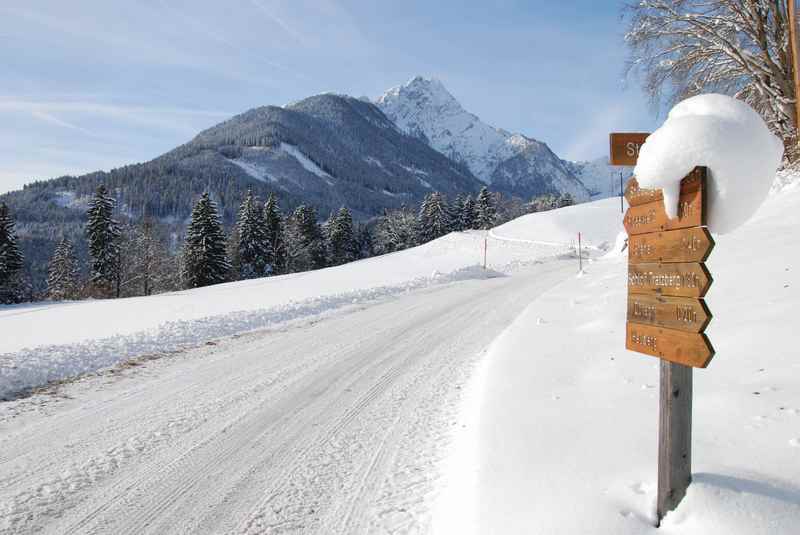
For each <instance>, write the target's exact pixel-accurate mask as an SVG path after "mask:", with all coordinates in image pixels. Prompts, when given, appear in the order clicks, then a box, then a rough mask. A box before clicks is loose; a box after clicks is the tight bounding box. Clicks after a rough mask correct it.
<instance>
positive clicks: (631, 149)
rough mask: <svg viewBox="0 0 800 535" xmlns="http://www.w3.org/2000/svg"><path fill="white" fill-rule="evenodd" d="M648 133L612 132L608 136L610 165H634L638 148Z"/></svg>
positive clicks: (637, 155) (637, 156)
mask: <svg viewBox="0 0 800 535" xmlns="http://www.w3.org/2000/svg"><path fill="white" fill-rule="evenodd" d="M649 135H650V134H649V133H645V132H635V133H630V132H627V133H614V134H611V135H610V136H609V145H610V148H611V152H610V154H611V158H610V161H611V165H636V160H637V159H638V158H639V149H641V148H642V145H644V140H645V139H647V136H649Z"/></svg>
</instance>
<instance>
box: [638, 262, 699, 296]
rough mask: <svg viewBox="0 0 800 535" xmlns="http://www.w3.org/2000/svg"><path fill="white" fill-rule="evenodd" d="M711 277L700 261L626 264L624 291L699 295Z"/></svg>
mask: <svg viewBox="0 0 800 535" xmlns="http://www.w3.org/2000/svg"><path fill="white" fill-rule="evenodd" d="M712 282H713V279H712V278H711V273H709V272H708V269H706V266H705V265H704V264H695V263H685V264H684V263H672V264H628V293H629V294H653V295H669V296H673V297H703V296H704V295H706V292H708V289H709V288H710V287H711V283H712Z"/></svg>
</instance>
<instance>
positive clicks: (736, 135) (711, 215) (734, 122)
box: [634, 94, 783, 234]
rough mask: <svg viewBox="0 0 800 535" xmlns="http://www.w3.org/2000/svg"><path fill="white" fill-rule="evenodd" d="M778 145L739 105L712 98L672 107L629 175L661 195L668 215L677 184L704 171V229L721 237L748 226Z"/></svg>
mask: <svg viewBox="0 0 800 535" xmlns="http://www.w3.org/2000/svg"><path fill="white" fill-rule="evenodd" d="M782 156H783V144H782V143H781V141H780V139H778V138H777V137H775V136H774V135H773V134H772V133H771V132H770V131H769V128H767V125H766V124H765V123H764V121H763V119H761V117H760V116H759V115H758V113H756V112H755V111H754V110H753V109H752V108H751V107H750V106H748V105H747V104H745V103H744V102H742V101H740V100H737V99H734V98H731V97H728V96H725V95H717V94H708V95H699V96H696V97H692V98H688V99H686V100H684V101H683V102H680V103H679V104H677V105H676V106H675V107H674V108H672V111H670V112H669V115H668V117H667V120H666V121H665V122H664V124H663V125H662V126H661V127H660V128H659V129H658V130H656V131H655V132H653V133H652V134H651V135H650V136H649V137H648V138H647V141H646V142H645V144H644V145H643V146H642V148H641V151H640V153H639V159H638V161H637V164H636V168H635V169H634V174H635V175H636V179H637V180H638V182H639V185H640V186H642V187H645V188H654V189H658V188H660V189H662V190H663V191H664V205H665V208H666V211H667V214H668V215H669V216H670V217H675V216H676V215H677V212H678V194H679V191H680V181H681V179H682V178H683V177H685V176H686V175H687V174H689V172H691V170H692V169H694V168H695V166H706V167H707V168H708V171H709V176H708V179H709V180H708V190H709V192H708V193H709V195H708V205H707V206H708V226H709V228H710V229H711V231H712V232H715V233H720V234H722V233H726V232H730V231H732V230H734V229H735V228H736V227H738V226H739V225H741V224H742V223H744V222H745V221H747V220H748V219H749V218H750V217H751V216H752V215H753V214H754V213H755V211H756V209H758V207H759V206H760V205H761V203H762V202H764V199H765V198H766V197H767V194H768V193H769V190H770V187H771V186H772V184H773V182H774V179H775V171H776V170H777V169H778V166H779V165H780V163H781V158H782Z"/></svg>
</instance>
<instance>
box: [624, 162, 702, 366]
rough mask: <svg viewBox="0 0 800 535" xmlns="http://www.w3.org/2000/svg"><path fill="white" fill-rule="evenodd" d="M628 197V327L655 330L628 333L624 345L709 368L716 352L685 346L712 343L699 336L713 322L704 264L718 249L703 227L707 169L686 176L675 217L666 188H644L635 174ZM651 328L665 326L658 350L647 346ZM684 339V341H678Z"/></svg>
mask: <svg viewBox="0 0 800 535" xmlns="http://www.w3.org/2000/svg"><path fill="white" fill-rule="evenodd" d="M625 197H626V198H627V199H628V203H629V204H630V207H629V208H628V211H627V213H626V214H625V219H624V225H625V229H626V230H627V231H628V311H627V319H628V327H629V328H630V327H631V326H633V327H636V329H638V330H636V331H635V332H636V333H641V332H645V330H646V329H645V328H647V329H650V330H649V331H646V332H645V334H643V335H642V336H638V335H637V337H635V339H631V337H630V332H629V333H628V338H627V341H626V343H625V346H626V347H627V348H628V349H631V350H632V351H638V352H640V353H644V354H647V355H653V356H657V357H660V358H662V359H664V360H667V361H670V362H675V363H679V364H685V365H687V366H697V365H698V363H700V364H702V366H703V367H704V366H706V365H707V364H708V362H707V360H705V359H706V357H707V358H708V359H709V360H710V358H711V355H713V351H711V352H710V353H709V351H707V350H701V349H698V350H697V351H695V352H694V353H692V352H691V351H688V350H687V349H685V346H686V345H687V344H688V343H689V342H691V344H692V345H691V346H690V347H692V348H704V347H706V345H708V347H710V344H707V342H708V340H707V339H705V338H703V337H700V338H698V336H696V335H699V334H702V333H703V331H704V330H705V328H706V327H707V326H708V323H709V322H710V321H711V312H710V311H709V310H708V307H706V305H705V303H704V302H703V301H702V299H701V298H702V297H704V296H705V295H706V292H708V289H709V288H710V286H711V284H712V282H713V279H712V277H711V274H710V273H709V272H708V269H706V266H705V264H704V263H703V262H705V260H706V259H707V258H708V257H709V255H710V254H711V251H712V250H713V249H714V239H713V238H712V237H711V234H710V233H709V232H708V229H706V228H705V227H704V225H705V222H706V221H705V212H706V210H705V199H706V169H705V168H704V167H696V168H694V169H693V170H692V172H691V173H689V174H688V175H686V177H684V179H683V180H681V185H680V196H679V200H680V203H679V206H678V215H677V217H675V218H672V219H670V218H669V217H667V213H666V210H665V209H664V194H663V192H662V191H661V190H653V189H643V188H640V187H639V184H638V183H637V181H636V179H635V178H632V179H631V180H630V181H629V182H628V185H627V188H626V189H625ZM652 329H660V331H658V332H659V333H660V334H659V339H660V340H661V345H660V346H658V348H657V349H654V348H653V347H651V346H649V345H648V340H649V339H648V338H647V336H650V335H651V334H652V332H654V331H652ZM686 334H691V335H695V336H694V337H689V338H687V337H686V336H685V335H686ZM642 340H644V342H642ZM679 342H680V344H683V345H676V344H678V343H679ZM701 342H702V343H701ZM673 346H674V347H673ZM701 357H702V358H701ZM681 359H684V360H681Z"/></svg>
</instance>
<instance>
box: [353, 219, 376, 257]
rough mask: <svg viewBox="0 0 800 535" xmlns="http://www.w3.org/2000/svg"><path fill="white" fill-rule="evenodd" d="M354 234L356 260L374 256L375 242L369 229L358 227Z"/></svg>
mask: <svg viewBox="0 0 800 535" xmlns="http://www.w3.org/2000/svg"><path fill="white" fill-rule="evenodd" d="M355 234H356V246H357V247H358V258H370V257H372V256H375V240H374V238H373V235H372V231H371V230H370V228H369V227H368V226H367V225H358V228H357V230H356V233H355Z"/></svg>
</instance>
